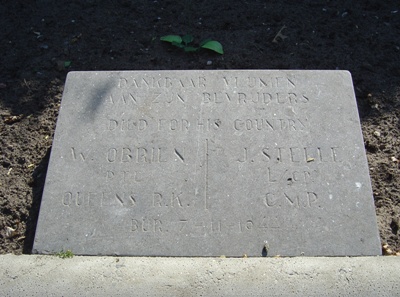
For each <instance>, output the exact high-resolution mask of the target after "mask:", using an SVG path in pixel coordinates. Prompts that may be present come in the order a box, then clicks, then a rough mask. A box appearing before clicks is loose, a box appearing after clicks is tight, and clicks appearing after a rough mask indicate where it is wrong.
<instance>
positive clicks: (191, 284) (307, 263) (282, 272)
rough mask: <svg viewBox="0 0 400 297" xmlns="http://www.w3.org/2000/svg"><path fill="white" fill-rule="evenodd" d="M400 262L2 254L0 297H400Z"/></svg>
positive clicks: (386, 259)
mask: <svg viewBox="0 0 400 297" xmlns="http://www.w3.org/2000/svg"><path fill="white" fill-rule="evenodd" d="M399 280H400V257H352V258H348V257H334V258H333V257H332V258H326V257H321V258H308V257H297V258H148V257H143V258H136V257H87V256H85V257H83V256H75V257H73V258H71V259H60V258H58V257H56V256H43V255H22V256H16V255H10V254H8V255H1V256H0V295H1V296H380V297H383V296H400V281H399Z"/></svg>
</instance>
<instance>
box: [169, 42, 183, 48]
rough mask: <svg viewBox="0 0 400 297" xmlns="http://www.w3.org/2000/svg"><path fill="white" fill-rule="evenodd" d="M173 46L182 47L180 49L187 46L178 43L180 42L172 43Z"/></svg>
mask: <svg viewBox="0 0 400 297" xmlns="http://www.w3.org/2000/svg"><path fill="white" fill-rule="evenodd" d="M171 44H172V45H175V46H177V47H180V48H184V47H185V45H184V44H182V43H178V42H175V41H172V43H171Z"/></svg>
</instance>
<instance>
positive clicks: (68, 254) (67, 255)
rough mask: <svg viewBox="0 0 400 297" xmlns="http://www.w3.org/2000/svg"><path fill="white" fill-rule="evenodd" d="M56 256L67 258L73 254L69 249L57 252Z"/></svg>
mask: <svg viewBox="0 0 400 297" xmlns="http://www.w3.org/2000/svg"><path fill="white" fill-rule="evenodd" d="M56 256H58V257H60V258H61V259H67V258H72V257H73V256H74V254H73V253H72V251H71V250H66V251H65V252H64V251H61V252H59V253H57V254H56Z"/></svg>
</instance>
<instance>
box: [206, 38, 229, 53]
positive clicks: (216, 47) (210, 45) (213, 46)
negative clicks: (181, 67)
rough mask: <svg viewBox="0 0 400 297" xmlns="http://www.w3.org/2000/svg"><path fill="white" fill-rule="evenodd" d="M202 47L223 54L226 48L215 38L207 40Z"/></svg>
mask: <svg viewBox="0 0 400 297" xmlns="http://www.w3.org/2000/svg"><path fill="white" fill-rule="evenodd" d="M201 47H202V48H206V49H209V50H212V51H214V52H217V53H218V54H221V55H222V54H223V53H224V49H223V48H222V44H221V43H219V42H218V41H215V40H210V41H207V42H206V43H204V44H203V45H202V46H201Z"/></svg>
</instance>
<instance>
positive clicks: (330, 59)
mask: <svg viewBox="0 0 400 297" xmlns="http://www.w3.org/2000/svg"><path fill="white" fill-rule="evenodd" d="M281 2H284V3H281ZM284 26H285V27H284ZM0 28H1V30H0V40H1V45H0V48H1V55H0V156H1V162H0V253H16V254H19V253H30V252H31V248H32V243H33V237H34V233H35V227H36V221H37V216H38V211H39V207H40V201H41V195H42V191H43V185H44V180H45V176H46V171H47V164H48V157H49V152H50V148H51V144H52V136H53V132H54V129H55V123H56V118H57V113H58V109H59V104H60V100H61V96H62V91H63V85H64V81H65V77H66V74H67V72H68V71H71V70H76V71H82V70H144V69H149V70H152V69H154V70H156V69H346V70H349V71H350V72H351V73H352V76H353V80H354V87H355V91H356V96H357V102H358V106H359V113H360V117H361V121H362V129H363V135H364V139H365V148H366V151H367V155H368V161H369V166H370V174H371V179H372V185H373V192H374V198H375V205H376V212H377V217H378V225H379V230H380V236H381V240H382V243H384V244H387V246H386V247H385V249H384V250H385V253H389V254H390V253H391V252H390V250H389V249H391V251H392V252H393V253H395V252H398V251H400V231H399V226H400V187H399V183H400V174H399V171H400V167H399V166H400V165H399V164H400V163H399V159H400V137H399V136H400V120H399V119H400V3H399V1H390V0H388V1H380V0H369V1H368V0H365V1H346V0H337V1H294V0H288V1H257V0H248V1H244V0H242V1H237V0H220V1H211V0H200V1H189V0H186V1H172V0H154V1H147V0H137V1H129V0H121V1H116V0H114V1H105V0H104V1H101V0H99V1H95V0H79V1H78V0H70V1H61V0H60V1H51V0H37V1H22V0H14V1H3V2H2V4H1V5H0ZM282 28H283V30H282V31H281V33H282V34H283V38H281V37H282V36H281V37H279V36H278V37H277V38H275V37H276V35H277V33H278V32H279V31H280V30H281V29H282ZM186 33H190V34H192V35H193V36H195V37H196V38H197V39H198V40H200V39H204V38H213V39H216V40H218V41H220V42H221V43H222V44H223V46H224V50H225V54H224V55H218V54H216V53H213V52H208V51H203V52H196V53H184V52H182V51H180V50H179V49H178V48H172V47H171V46H170V45H168V44H164V43H162V42H161V41H160V40H159V38H160V36H163V35H168V34H186ZM274 38H275V41H277V42H273V40H274ZM208 61H211V64H210V62H208Z"/></svg>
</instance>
